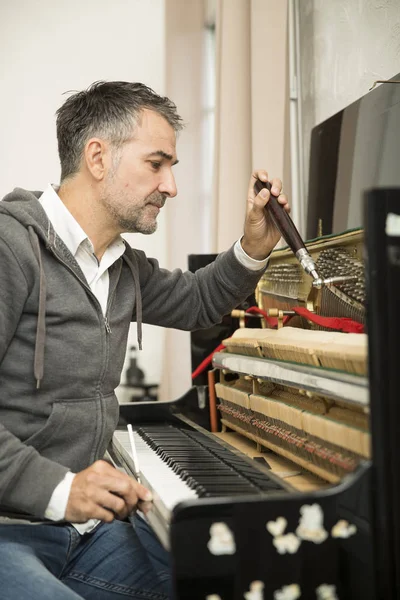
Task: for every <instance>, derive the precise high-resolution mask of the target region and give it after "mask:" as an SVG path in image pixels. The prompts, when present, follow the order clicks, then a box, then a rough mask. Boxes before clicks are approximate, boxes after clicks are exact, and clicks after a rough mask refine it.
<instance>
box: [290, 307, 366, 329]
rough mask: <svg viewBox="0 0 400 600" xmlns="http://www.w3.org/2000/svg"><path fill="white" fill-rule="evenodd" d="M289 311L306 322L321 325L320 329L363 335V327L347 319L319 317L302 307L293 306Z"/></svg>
mask: <svg viewBox="0 0 400 600" xmlns="http://www.w3.org/2000/svg"><path fill="white" fill-rule="evenodd" d="M291 310H293V311H294V312H295V313H296V314H297V315H300V316H301V317H304V318H305V319H307V320H308V321H312V323H315V324H316V325H321V327H326V328H328V329H336V330H337V331H343V332H344V333H364V325H363V324H362V323H358V322H357V321H354V320H353V319H349V318H348V317H321V315H316V314H315V313H313V312H311V311H309V310H307V308H303V307H302V306H295V307H294V308H292V309H291Z"/></svg>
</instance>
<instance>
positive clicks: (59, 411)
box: [25, 394, 119, 472]
mask: <svg viewBox="0 0 400 600" xmlns="http://www.w3.org/2000/svg"><path fill="white" fill-rule="evenodd" d="M118 415H119V404H118V400H117V398H116V397H115V394H109V395H108V396H105V397H102V398H98V397H96V398H85V399H79V400H75V399H65V400H62V401H58V402H55V403H54V404H53V407H52V411H51V414H50V416H49V418H48V419H47V421H46V423H45V425H44V427H42V429H40V430H39V431H37V432H36V433H35V434H34V435H33V436H31V437H30V438H29V439H28V440H26V442H25V444H27V445H29V446H33V447H34V448H36V450H38V451H39V452H40V454H41V455H42V456H45V457H46V458H49V459H51V460H54V461H56V462H58V463H60V464H63V465H65V466H67V467H69V468H70V469H72V470H73V471H74V472H77V471H81V470H82V469H85V468H86V467H88V466H89V465H90V464H92V463H93V462H94V461H95V460H97V459H99V458H102V457H103V456H104V453H105V450H106V449H107V446H108V444H109V442H110V439H111V437H112V434H113V432H114V430H115V427H116V426H117V423H118Z"/></svg>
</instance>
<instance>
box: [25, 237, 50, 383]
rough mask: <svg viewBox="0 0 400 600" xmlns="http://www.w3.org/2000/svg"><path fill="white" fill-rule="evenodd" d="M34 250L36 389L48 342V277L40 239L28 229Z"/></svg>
mask: <svg viewBox="0 0 400 600" xmlns="http://www.w3.org/2000/svg"><path fill="white" fill-rule="evenodd" d="M28 231H29V237H30V241H31V246H32V250H33V252H34V254H35V256H36V259H37V261H38V263H39V311H38V320H37V326H36V342H35V358H34V363H33V373H34V376H35V379H36V389H39V388H40V382H41V381H42V379H43V371H44V346H45V340H46V276H45V273H44V269H43V264H42V255H41V252H40V243H39V238H38V236H37V235H36V233H35V231H34V229H33V227H28Z"/></svg>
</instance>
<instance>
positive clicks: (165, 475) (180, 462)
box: [111, 424, 285, 548]
mask: <svg viewBox="0 0 400 600" xmlns="http://www.w3.org/2000/svg"><path fill="white" fill-rule="evenodd" d="M134 438H135V444H136V450H137V455H138V460H139V469H140V477H141V482H142V483H143V485H145V486H146V487H147V488H148V489H150V490H151V492H152V494H153V508H152V510H151V511H150V512H149V513H148V514H147V515H146V518H147V519H148V521H149V523H150V525H151V526H152V527H153V529H154V531H155V532H156V533H157V535H158V536H159V538H160V540H161V542H162V543H163V544H164V546H165V547H167V548H168V529H169V523H170V520H171V515H172V512H173V510H174V509H175V508H176V507H177V506H178V504H179V503H180V502H184V501H188V500H196V499H199V500H200V499H202V498H217V497H219V498H220V497H238V496H243V495H253V496H254V495H263V494H265V493H268V492H272V491H282V490H284V489H285V488H284V486H283V484H280V483H279V482H278V481H276V480H274V479H273V478H271V477H270V476H269V474H268V473H267V472H264V471H263V470H262V469H259V468H258V467H257V466H255V465H254V464H252V462H251V460H250V459H247V458H246V457H244V456H241V455H239V454H236V453H235V452H233V451H230V450H229V449H228V448H227V447H225V446H224V445H222V444H220V443H219V442H218V441H216V440H215V439H213V438H212V437H211V436H207V435H205V434H204V433H202V432H200V431H196V430H191V429H184V428H181V427H175V426H173V425H170V424H161V425H158V424H157V425H148V426H142V427H140V428H138V429H137V430H136V431H134ZM113 455H114V456H113ZM111 456H112V458H113V459H114V458H116V459H117V464H118V463H119V464H121V465H122V466H123V467H124V469H125V470H126V471H127V472H128V473H130V474H131V475H133V473H134V464H133V458H132V454H131V449H130V443H129V436H128V432H127V431H119V430H117V431H116V432H115V433H114V436H113V441H112V446H111ZM114 462H115V460H114Z"/></svg>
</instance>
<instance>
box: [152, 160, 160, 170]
mask: <svg viewBox="0 0 400 600" xmlns="http://www.w3.org/2000/svg"><path fill="white" fill-rule="evenodd" d="M151 166H152V167H153V169H155V170H158V169H159V168H160V167H161V163H160V162H153V161H152V162H151Z"/></svg>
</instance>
